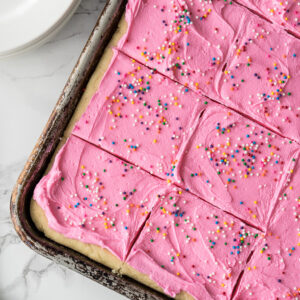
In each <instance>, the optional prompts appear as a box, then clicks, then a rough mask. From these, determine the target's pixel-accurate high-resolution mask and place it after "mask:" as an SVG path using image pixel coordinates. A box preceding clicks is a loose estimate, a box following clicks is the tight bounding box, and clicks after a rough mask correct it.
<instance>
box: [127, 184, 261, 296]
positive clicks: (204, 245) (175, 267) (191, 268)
mask: <svg viewBox="0 0 300 300" xmlns="http://www.w3.org/2000/svg"><path fill="white" fill-rule="evenodd" d="M259 237H260V234H258V233H257V232H256V231H255V230H254V229H250V228H249V227H248V226H246V225H245V224H244V223H243V222H241V221H239V220H238V219H236V218H235V217H232V216H230V215H228V214H226V213H224V212H222V211H220V210H219V209H216V208H214V207H213V206H211V205H209V204H207V203H205V202H203V201H200V200H199V199H197V198H196V197H194V196H192V195H191V194H189V193H186V192H183V191H181V190H180V189H178V188H174V189H173V190H170V191H168V192H166V193H165V194H162V195H160V200H159V202H158V203H157V205H156V207H155V208H154V209H153V211H152V213H151V216H150V218H149V220H148V221H147V222H146V226H145V227H144V229H143V230H142V232H141V234H140V236H139V238H138V239H137V241H136V243H135V244H134V246H133V249H132V251H131V252H130V255H129V257H128V258H127V260H126V262H127V263H128V264H129V265H131V266H132V267H134V268H135V269H137V270H138V271H140V272H142V273H145V274H147V275H148V276H149V277H150V278H151V279H152V280H154V281H155V282H156V283H157V284H158V285H159V286H161V287H162V288H163V289H164V291H165V293H167V294H169V295H170V296H172V297H174V296H175V295H176V294H178V293H179V292H180V291H186V292H187V293H189V294H190V295H192V296H193V297H194V298H195V299H199V300H200V299H201V300H204V299H230V296H231V293H232V291H233V288H234V286H235V283H236V281H237V278H238V276H239V274H240V273H241V271H242V270H243V268H244V267H245V264H246V260H247V258H248V257H249V255H250V253H251V251H252V249H253V247H254V246H255V244H256V241H257V240H259Z"/></svg>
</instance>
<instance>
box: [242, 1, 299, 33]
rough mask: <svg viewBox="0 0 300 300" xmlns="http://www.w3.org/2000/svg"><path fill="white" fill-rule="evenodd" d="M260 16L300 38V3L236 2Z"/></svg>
mask: <svg viewBox="0 0 300 300" xmlns="http://www.w3.org/2000/svg"><path fill="white" fill-rule="evenodd" d="M236 2H238V3H240V4H242V5H245V6H246V7H248V8H250V9H252V10H253V11H256V12H257V13H258V14H260V15H262V16H264V17H265V18H267V19H269V20H270V21H272V22H273V23H276V24H278V25H279V26H280V27H283V28H284V29H286V30H287V31H289V32H291V33H292V34H294V35H295V36H297V37H298V38H299V37H300V1H298V0H285V1H281V0H236Z"/></svg>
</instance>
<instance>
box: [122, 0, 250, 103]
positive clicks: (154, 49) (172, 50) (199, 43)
mask: <svg viewBox="0 0 300 300" xmlns="http://www.w3.org/2000/svg"><path fill="white" fill-rule="evenodd" d="M233 6H234V8H235V10H233ZM246 13H248V11H247V10H246V9H244V8H242V7H240V6H238V5H229V3H227V4H226V3H225V2H224V1H213V2H212V1H201V2H200V1H177V0H175V1H168V0H150V1H146V0H129V1H128V4H127V8H126V21H127V23H128V31H127V34H126V35H125V36H124V37H123V38H122V39H121V41H120V42H119V45H118V47H119V48H120V49H121V50H122V51H124V52H125V53H126V54H128V55H129V56H131V57H133V58H135V59H137V60H139V61H141V62H142V63H144V64H145V65H147V66H149V67H150V68H155V69H157V70H158V71H159V72H160V73H162V74H164V75H165V76H167V77H169V78H171V79H173V80H175V81H177V82H180V83H181V84H182V85H184V86H189V87H191V88H193V89H194V90H196V91H199V92H201V93H202V94H205V95H207V96H209V97H212V98H216V96H217V94H216V87H215V83H216V82H217V77H218V74H221V70H222V65H223V64H224V63H225V61H226V57H227V55H228V54H229V51H230V47H231V45H232V44H233V42H234V39H235V35H236V32H238V31H239V27H240V19H243V18H244V15H245V14H246ZM236 14H238V15H239V18H236Z"/></svg>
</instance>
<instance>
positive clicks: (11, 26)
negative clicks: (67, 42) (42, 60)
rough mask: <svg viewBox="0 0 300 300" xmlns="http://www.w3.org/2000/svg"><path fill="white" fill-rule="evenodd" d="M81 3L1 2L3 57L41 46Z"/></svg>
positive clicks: (48, 0)
mask: <svg viewBox="0 0 300 300" xmlns="http://www.w3.org/2000/svg"><path fill="white" fill-rule="evenodd" d="M79 3H80V0H0V58H2V57H6V56H10V55H13V54H17V53H21V52H24V51H26V50H29V49H31V48H34V47H37V46H40V45H41V44H43V43H44V42H46V41H47V40H48V39H50V38H51V37H52V36H53V35H54V34H55V33H57V31H58V30H59V29H61V28H62V27H63V26H64V24H65V23H66V22H67V21H68V20H69V19H70V17H71V16H72V15H73V13H74V12H75V10H76V8H77V7H78V5H79Z"/></svg>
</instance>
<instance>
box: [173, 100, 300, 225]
mask: <svg viewBox="0 0 300 300" xmlns="http://www.w3.org/2000/svg"><path fill="white" fill-rule="evenodd" d="M298 148H299V145H298V144H297V143H296V142H292V141H290V140H288V139H285V138H282V137H280V136H278V135H277V134H275V133H273V132H271V131H269V130H267V129H265V128H264V127H262V126H260V125H258V124H256V123H254V122H252V121H250V120H249V119H247V118H245V117H243V116H242V115H240V114H238V113H236V112H234V111H232V110H230V109H228V108H225V107H224V106H221V105H218V104H215V105H210V106H209V107H208V108H207V109H206V110H205V112H204V113H203V114H202V116H201V118H200V119H199V123H198V125H197V128H196V129H195V131H194V134H193V135H192V137H191V138H190V140H189V143H188V144H187V146H186V148H185V149H184V150H183V151H182V153H181V156H180V158H179V159H178V164H177V165H176V168H175V176H174V178H175V179H174V181H177V183H178V184H179V185H180V186H182V187H183V188H186V189H187V190H189V191H190V192H192V193H194V194H196V195H197V196H199V197H201V198H203V199H204V200H206V201H208V202H210V203H212V204H213V205H215V206H217V207H220V208H221V209H224V210H225V211H227V212H230V213H232V214H234V215H235V216H237V217H239V218H241V219H243V220H245V221H246V222H248V223H249V224H252V225H255V226H257V227H259V228H261V229H263V230H265V229H266V227H267V224H268V220H269V219H270V216H271V212H272V211H273V208H274V207H275V205H276V201H277V197H278V193H279V192H280V189H281V187H282V185H283V184H284V182H285V179H286V178H287V176H288V174H287V173H286V170H288V169H289V168H290V166H291V165H292V159H293V155H294V154H295V152H296V151H297V149H298Z"/></svg>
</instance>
